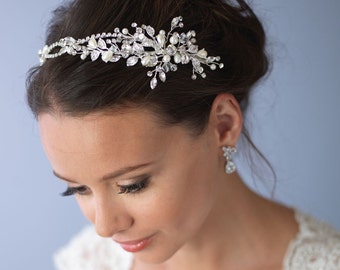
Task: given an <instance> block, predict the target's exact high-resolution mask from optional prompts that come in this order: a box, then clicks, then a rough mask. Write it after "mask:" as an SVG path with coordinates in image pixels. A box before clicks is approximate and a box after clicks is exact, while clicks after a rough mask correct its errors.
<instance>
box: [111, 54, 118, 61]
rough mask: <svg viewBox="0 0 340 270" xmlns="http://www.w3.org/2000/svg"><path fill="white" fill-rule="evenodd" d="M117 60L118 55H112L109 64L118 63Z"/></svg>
mask: <svg viewBox="0 0 340 270" xmlns="http://www.w3.org/2000/svg"><path fill="white" fill-rule="evenodd" d="M119 59H120V55H114V56H112V58H111V60H110V62H118V61H119Z"/></svg>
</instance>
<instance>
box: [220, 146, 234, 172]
mask: <svg viewBox="0 0 340 270" xmlns="http://www.w3.org/2000/svg"><path fill="white" fill-rule="evenodd" d="M222 150H223V156H224V157H225V159H226V164H225V172H226V173H227V174H232V173H233V172H235V170H236V165H235V163H234V161H233V158H232V154H235V153H236V151H237V150H236V148H235V147H231V146H227V147H225V146H223V147H222Z"/></svg>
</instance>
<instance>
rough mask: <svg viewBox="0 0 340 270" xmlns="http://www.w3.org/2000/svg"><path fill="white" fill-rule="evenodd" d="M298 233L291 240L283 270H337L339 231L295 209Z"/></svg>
mask: <svg viewBox="0 0 340 270" xmlns="http://www.w3.org/2000/svg"><path fill="white" fill-rule="evenodd" d="M295 219H296V221H297V223H298V224H299V228H300V229H299V233H298V235H297V236H296V238H295V239H294V240H293V241H291V243H290V245H289V247H288V250H287V253H286V256H285V259H284V261H283V265H284V269H285V270H339V269H340V233H339V232H337V231H335V229H334V228H333V227H331V226H330V225H328V224H326V223H324V222H321V221H318V220H316V219H314V218H313V217H311V216H309V215H307V214H304V213H302V212H300V211H299V210H295Z"/></svg>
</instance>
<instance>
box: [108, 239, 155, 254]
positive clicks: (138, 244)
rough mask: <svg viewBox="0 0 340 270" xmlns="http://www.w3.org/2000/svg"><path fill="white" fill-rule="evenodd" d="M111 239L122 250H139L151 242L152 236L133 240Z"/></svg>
mask: <svg viewBox="0 0 340 270" xmlns="http://www.w3.org/2000/svg"><path fill="white" fill-rule="evenodd" d="M113 241H115V242H116V243H118V244H119V245H120V246H121V247H122V248H123V249H124V250H126V251H128V252H139V251H142V250H143V249H145V248H146V247H147V246H148V245H149V244H150V243H151V242H152V236H149V237H147V238H143V239H140V240H133V241H117V240H113Z"/></svg>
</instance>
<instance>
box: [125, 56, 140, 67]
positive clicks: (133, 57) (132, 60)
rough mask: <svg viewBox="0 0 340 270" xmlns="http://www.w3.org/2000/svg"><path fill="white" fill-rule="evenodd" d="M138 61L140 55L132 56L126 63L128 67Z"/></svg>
mask: <svg viewBox="0 0 340 270" xmlns="http://www.w3.org/2000/svg"><path fill="white" fill-rule="evenodd" d="M137 62H138V57H137V56H131V57H129V58H128V59H127V60H126V65H127V66H128V67H131V66H134V65H136V64H137Z"/></svg>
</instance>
